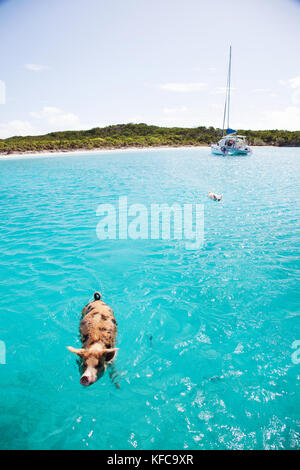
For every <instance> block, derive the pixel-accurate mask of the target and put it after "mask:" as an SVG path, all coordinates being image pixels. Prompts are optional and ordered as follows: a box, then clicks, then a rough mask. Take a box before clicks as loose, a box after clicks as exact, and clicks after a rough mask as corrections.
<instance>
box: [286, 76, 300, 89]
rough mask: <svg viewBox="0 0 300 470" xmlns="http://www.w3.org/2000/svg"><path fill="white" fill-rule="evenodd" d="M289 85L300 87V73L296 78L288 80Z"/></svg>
mask: <svg viewBox="0 0 300 470" xmlns="http://www.w3.org/2000/svg"><path fill="white" fill-rule="evenodd" d="M288 83H289V85H290V86H291V88H300V75H299V76H298V77H295V78H290V79H289V80H288Z"/></svg>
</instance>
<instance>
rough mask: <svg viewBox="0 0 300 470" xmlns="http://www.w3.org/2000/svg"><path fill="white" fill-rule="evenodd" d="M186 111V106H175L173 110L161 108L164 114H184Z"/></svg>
mask: <svg viewBox="0 0 300 470" xmlns="http://www.w3.org/2000/svg"><path fill="white" fill-rule="evenodd" d="M187 110H188V108H187V107H186V106H175V107H174V108H168V107H165V108H163V113H164V114H181V113H185V112H186V111H187Z"/></svg>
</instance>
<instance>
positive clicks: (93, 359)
mask: <svg viewBox="0 0 300 470" xmlns="http://www.w3.org/2000/svg"><path fill="white" fill-rule="evenodd" d="M67 349H68V350H69V351H71V352H72V353H74V354H77V356H79V357H80V358H81V360H82V364H81V368H82V370H83V374H82V376H81V378H80V383H81V385H84V386H87V385H92V384H93V383H95V382H96V380H98V379H99V377H101V376H102V375H103V373H104V372H105V369H106V364H107V363H109V362H112V361H113V360H114V359H115V357H116V353H117V351H118V349H119V348H111V349H102V350H98V349H96V350H93V349H91V350H89V349H76V348H72V346H68V347H67Z"/></svg>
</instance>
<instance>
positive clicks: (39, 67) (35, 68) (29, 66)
mask: <svg viewBox="0 0 300 470" xmlns="http://www.w3.org/2000/svg"><path fill="white" fill-rule="evenodd" d="M24 67H25V69H27V70H31V71H32V72H41V71H42V70H49V67H48V65H40V64H25V65H24Z"/></svg>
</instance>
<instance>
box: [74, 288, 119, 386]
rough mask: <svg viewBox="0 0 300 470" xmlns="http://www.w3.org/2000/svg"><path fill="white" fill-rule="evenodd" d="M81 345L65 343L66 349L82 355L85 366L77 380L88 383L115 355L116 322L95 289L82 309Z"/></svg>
mask: <svg viewBox="0 0 300 470" xmlns="http://www.w3.org/2000/svg"><path fill="white" fill-rule="evenodd" d="M80 335H81V342H82V348H81V349H76V348H72V346H68V350H69V351H71V352H72V353H74V354H77V355H78V356H79V357H80V358H81V359H82V368H83V370H84V372H83V374H82V376H81V379H80V383H81V384H82V385H91V384H93V383H95V382H96V380H97V379H98V378H99V377H100V376H101V375H103V373H104V371H105V369H106V365H107V364H108V363H112V361H113V360H114V359H115V357H116V353H117V350H118V349H119V348H115V343H116V336H117V322H116V319H115V317H114V313H113V311H112V309H111V308H110V307H109V306H108V305H106V304H105V303H104V302H103V301H102V300H101V295H100V294H99V292H95V294H94V301H92V302H90V303H88V304H87V305H86V306H85V307H84V309H83V310H82V319H81V322H80Z"/></svg>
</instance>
